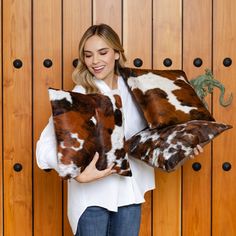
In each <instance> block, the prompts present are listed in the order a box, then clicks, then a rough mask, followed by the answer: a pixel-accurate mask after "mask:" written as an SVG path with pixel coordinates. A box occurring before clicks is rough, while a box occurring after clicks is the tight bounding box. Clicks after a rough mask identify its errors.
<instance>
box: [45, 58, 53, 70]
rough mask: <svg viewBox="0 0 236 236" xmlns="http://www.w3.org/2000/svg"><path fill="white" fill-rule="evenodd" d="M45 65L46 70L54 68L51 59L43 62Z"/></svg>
mask: <svg viewBox="0 0 236 236" xmlns="http://www.w3.org/2000/svg"><path fill="white" fill-rule="evenodd" d="M43 65H44V66H45V67H46V68H50V67H51V66H52V60H50V59H45V60H44V61H43Z"/></svg>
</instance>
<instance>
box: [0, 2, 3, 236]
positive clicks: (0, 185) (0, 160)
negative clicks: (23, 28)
mask: <svg viewBox="0 0 236 236" xmlns="http://www.w3.org/2000/svg"><path fill="white" fill-rule="evenodd" d="M0 48H1V49H2V5H1V4H0ZM0 84H1V85H2V50H1V51H0ZM0 114H1V115H0V124H2V89H1V90H0ZM2 132H3V130H2V125H1V127H0V134H1V135H0V209H1V210H0V235H3V210H2V209H3V197H2V196H3V156H2V136H3V135H2Z"/></svg>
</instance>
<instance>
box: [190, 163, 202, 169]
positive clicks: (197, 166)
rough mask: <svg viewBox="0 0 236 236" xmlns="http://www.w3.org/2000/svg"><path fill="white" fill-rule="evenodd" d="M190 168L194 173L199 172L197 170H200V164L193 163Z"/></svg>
mask: <svg viewBox="0 0 236 236" xmlns="http://www.w3.org/2000/svg"><path fill="white" fill-rule="evenodd" d="M192 168H193V170H195V171H199V170H201V168H202V165H201V163H199V162H194V163H193V164H192Z"/></svg>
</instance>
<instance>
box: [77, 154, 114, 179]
mask: <svg viewBox="0 0 236 236" xmlns="http://www.w3.org/2000/svg"><path fill="white" fill-rule="evenodd" d="M98 159H99V154H98V153H97V152H96V153H95V155H94V157H93V159H92V161H91V162H90V164H89V165H88V166H87V167H86V168H85V169H84V171H83V172H82V173H81V174H80V175H79V176H77V177H76V178H75V179H76V180H77V181H78V182H81V183H88V182H92V181H94V180H97V179H101V178H103V177H105V176H108V175H111V174H113V173H115V172H116V170H115V169H113V167H114V163H112V164H111V165H109V166H108V168H106V169H105V170H98V169H97V168H96V163H97V161H98Z"/></svg>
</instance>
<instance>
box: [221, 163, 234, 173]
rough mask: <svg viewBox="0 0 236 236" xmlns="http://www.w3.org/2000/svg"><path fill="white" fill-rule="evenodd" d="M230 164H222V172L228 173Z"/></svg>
mask: <svg viewBox="0 0 236 236" xmlns="http://www.w3.org/2000/svg"><path fill="white" fill-rule="evenodd" d="M231 167H232V166H231V164H230V163H229V162H224V163H223V164H222V169H223V170H224V171H229V170H230V169H231Z"/></svg>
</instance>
